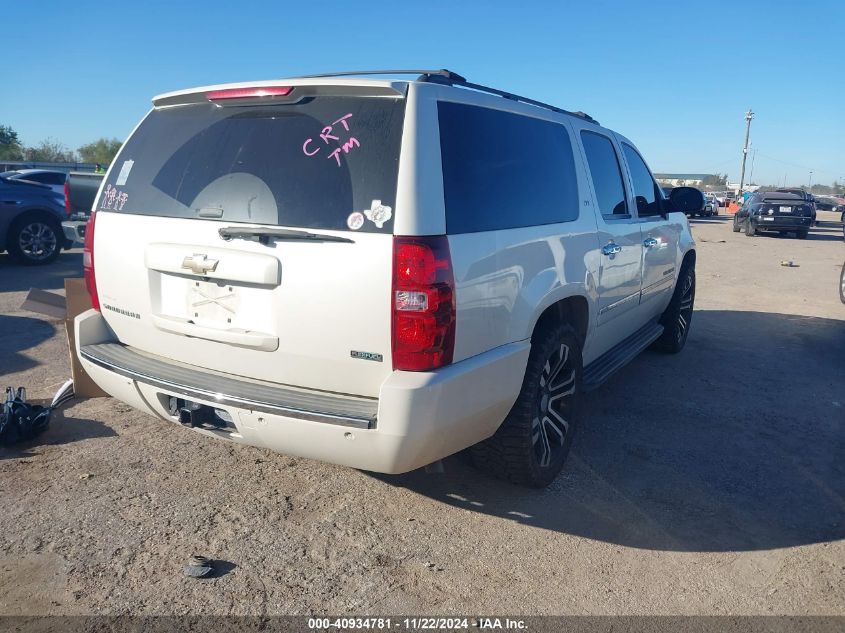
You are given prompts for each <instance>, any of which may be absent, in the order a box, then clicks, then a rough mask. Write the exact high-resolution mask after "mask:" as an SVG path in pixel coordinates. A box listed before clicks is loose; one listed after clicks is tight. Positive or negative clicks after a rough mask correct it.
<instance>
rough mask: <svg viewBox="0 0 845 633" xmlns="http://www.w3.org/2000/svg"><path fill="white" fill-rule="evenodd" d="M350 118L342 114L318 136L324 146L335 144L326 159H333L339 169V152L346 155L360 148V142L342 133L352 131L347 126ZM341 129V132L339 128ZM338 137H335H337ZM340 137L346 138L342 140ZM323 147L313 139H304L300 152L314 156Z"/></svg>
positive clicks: (348, 115) (350, 116) (349, 115)
mask: <svg viewBox="0 0 845 633" xmlns="http://www.w3.org/2000/svg"><path fill="white" fill-rule="evenodd" d="M351 118H352V113H351V112H350V113H349V114H344V115H343V116H342V117H340V118H339V119H337V120H336V121H333V122H332V124H331V125H327V126H326V127H324V128H323V129H322V130H321V131H320V134H319V137H320V140H321V141H323V144H324V145H334V144H336V145H337V147H335V149H334V150H332V151H331V152H330V153H329V154H328V156H326V158H334V159H335V161H336V162H337V166H338V167H340V165H341V162H340V154H341V152H342V153H344V154H348V153H349V152H350V151H352V150H353V149H354V148H356V147H361V141H359V140H358V139H357V138H355V137H354V136H352V135H351V134H345V133H344V132H351V131H352V129H351V127H350V125H349V123H350V122H349V119H351ZM341 127H342V128H343V131H341V130H340V129H339V128H341ZM338 134H339V135H340V136H337V135H338ZM341 137H347V138H345V139H342V138H341ZM324 145H320V144H319V142H318V141H315V140H314V139H313V138H307V139H305V142H304V143H303V144H302V152H303V153H304V154H305V155H306V156H316V155H317V154H319V153H320V150H321V149H323V146H324Z"/></svg>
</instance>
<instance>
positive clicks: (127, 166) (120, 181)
mask: <svg viewBox="0 0 845 633" xmlns="http://www.w3.org/2000/svg"><path fill="white" fill-rule="evenodd" d="M134 164H135V161H134V160H125V161H123V166H122V167H121V168H120V173H119V174H118V175H117V182H116V183H115V186H116V187H122V186H123V185H125V184H126V179H127V178H129V172H130V171H132V165H134Z"/></svg>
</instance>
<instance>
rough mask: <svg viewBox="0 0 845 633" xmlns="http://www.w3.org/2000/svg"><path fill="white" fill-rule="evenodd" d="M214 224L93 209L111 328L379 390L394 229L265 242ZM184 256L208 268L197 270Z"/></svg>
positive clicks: (262, 371)
mask: <svg viewBox="0 0 845 633" xmlns="http://www.w3.org/2000/svg"><path fill="white" fill-rule="evenodd" d="M219 228H220V224H219V223H218V222H214V221H209V220H205V221H203V220H187V219H175V218H157V217H145V216H140V215H126V214H119V213H108V212H98V214H97V228H96V245H95V266H96V274H97V287H98V291H99V295H100V305H101V308H102V312H103V316H104V317H105V319H106V320H107V322H108V324H109V326H110V327H111V328H112V329H113V330H114V332H115V334H116V335H117V338H118V339H119V340H120V341H121V342H122V343H125V344H127V345H129V346H131V347H134V348H137V349H140V350H143V351H146V352H150V353H151V354H155V355H156V356H162V357H164V358H169V359H173V360H176V361H179V362H184V363H188V364H191V365H197V366H199V367H203V368H208V369H213V370H216V371H220V372H224V373H227V374H233V375H236V376H244V377H248V378H254V379H258V380H265V381H269V382H277V383H283V384H289V385H295V386H300V387H307V388H312V389H321V390H326V391H333V392H339V393H349V394H358V395H367V396H377V395H378V388H379V386H380V385H381V383H382V381H383V380H384V379H385V378H386V377H387V375H388V374H389V373H390V371H391V366H390V315H391V311H390V285H391V270H390V262H391V258H392V253H393V251H392V249H393V242H392V237H391V236H389V235H381V234H367V233H360V234H356V235H354V238H353V239H354V240H355V241H354V243H352V244H350V243H335V242H321V243H302V242H278V243H276V244H275V245H268V246H264V245H261V244H259V243H257V242H253V241H248V240H232V241H230V242H225V241H223V240H222V239H221V238H220V236H219V234H218V229H219ZM129 236H131V238H130V237H129ZM168 236H171V238H170V239H167V237H168ZM186 258H189V259H190V260H191V261H192V262H202V261H205V262H216V266H215V270H214V271H207V274H205V275H203V274H195V273H193V272H192V271H191V270H189V269H186V268H183V267H182V264H183V263H184V262H185V259H186ZM189 265H190V264H189ZM352 352H365V353H370V354H378V355H381V357H382V362H378V361H372V360H363V359H361V358H360V357H353V356H352Z"/></svg>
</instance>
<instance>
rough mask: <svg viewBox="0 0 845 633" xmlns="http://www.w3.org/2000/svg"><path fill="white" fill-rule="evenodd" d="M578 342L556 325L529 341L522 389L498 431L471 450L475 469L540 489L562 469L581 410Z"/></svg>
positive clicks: (568, 330)
mask: <svg viewBox="0 0 845 633" xmlns="http://www.w3.org/2000/svg"><path fill="white" fill-rule="evenodd" d="M582 373H583V367H582V361H581V343H580V341H579V339H578V336H577V334H576V333H575V330H574V329H573V328H572V327H571V326H569V325H565V324H560V325H557V326H555V327H553V328H551V329H549V330H548V331H546V332H545V333H544V334H541V335H540V336H538V338H537V340H535V341H533V342H532V343H531V353H530V355H529V357H528V365H527V366H526V368H525V377H524V378H523V381H522V389H521V391H520V392H519V396H518V397H517V399H516V402H515V403H514V405H513V407H512V408H511V410H510V413H508V416H507V417H506V418H505V421H504V422H502V425H501V426H500V427H499V429H498V430H497V431H496V433H495V434H494V435H493V436H492V437H490V438H488V439H486V440H484V441H483V442H480V443H478V444H476V445H475V446H473V447H471V448H470V454H471V456H472V460H473V463H474V464H475V466H476V468H478V469H480V470H482V471H485V472H487V473H489V474H491V475H493V476H495V477H498V478H500V479H507V480H509V481H511V482H513V483H515V484H520V485H524V486H531V487H534V488H543V487H545V486H547V485H549V484H550V483H551V482H552V481H553V480H554V478H555V477H557V475H558V473H559V472H560V471H561V469H562V468H563V464H564V461H565V460H566V456H567V455H568V454H569V449H570V447H571V445H572V438H573V436H574V434H575V429H576V428H577V426H578V417H579V414H580V408H581V378H582Z"/></svg>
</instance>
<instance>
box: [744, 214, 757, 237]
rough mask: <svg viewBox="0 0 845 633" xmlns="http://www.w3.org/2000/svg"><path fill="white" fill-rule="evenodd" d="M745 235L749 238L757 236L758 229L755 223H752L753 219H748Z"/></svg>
mask: <svg viewBox="0 0 845 633" xmlns="http://www.w3.org/2000/svg"><path fill="white" fill-rule="evenodd" d="M745 234H746V235H747V236H748V237H754V236H755V235H757V227H756V226H755V225H754V222H752V221H751V218H748V220H746V222H745Z"/></svg>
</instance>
